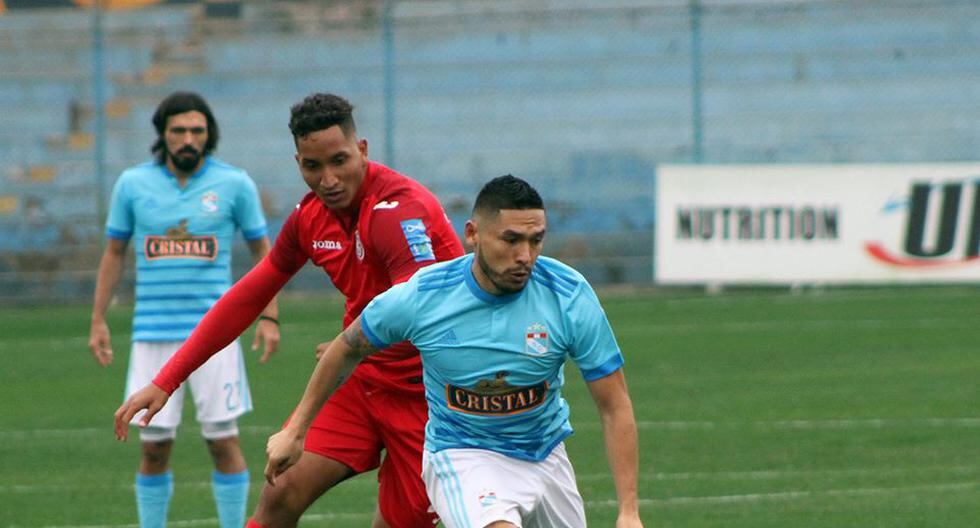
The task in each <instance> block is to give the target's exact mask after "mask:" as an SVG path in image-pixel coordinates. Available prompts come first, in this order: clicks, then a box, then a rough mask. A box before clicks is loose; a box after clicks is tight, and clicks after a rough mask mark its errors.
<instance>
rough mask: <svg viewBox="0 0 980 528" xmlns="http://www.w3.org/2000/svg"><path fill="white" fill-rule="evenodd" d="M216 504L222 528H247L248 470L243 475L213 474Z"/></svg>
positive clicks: (212, 482)
mask: <svg viewBox="0 0 980 528" xmlns="http://www.w3.org/2000/svg"><path fill="white" fill-rule="evenodd" d="M211 487H212V489H213V491H214V503H215V505H216V506H217V507H218V521H219V524H220V525H221V528H242V527H243V526H245V505H246V503H248V470H247V469H246V470H245V471H242V472H241V473H221V472H218V471H215V472H214V473H212V474H211Z"/></svg>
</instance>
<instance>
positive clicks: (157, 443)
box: [140, 428, 173, 474]
mask: <svg viewBox="0 0 980 528" xmlns="http://www.w3.org/2000/svg"><path fill="white" fill-rule="evenodd" d="M158 429H161V430H162V429H164V428H158ZM144 431H145V430H144ZM154 433H159V435H157V434H154ZM168 434H172V432H171V433H167V432H166V431H151V434H149V435H147V436H146V437H143V436H142V435H141V438H140V440H141V441H142V449H141V452H142V453H141V458H142V461H141V463H140V471H141V472H143V473H148V474H155V473H160V472H163V471H165V470H166V469H167V465H168V464H169V463H170V449H171V447H173V439H172V438H173V436H170V437H169V439H168V436H167V435H168ZM147 438H149V439H147Z"/></svg>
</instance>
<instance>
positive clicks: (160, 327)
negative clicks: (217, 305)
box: [133, 323, 197, 332]
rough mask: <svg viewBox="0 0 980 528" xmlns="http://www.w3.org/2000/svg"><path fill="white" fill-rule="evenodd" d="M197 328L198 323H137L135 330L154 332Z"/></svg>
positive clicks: (134, 326)
mask: <svg viewBox="0 0 980 528" xmlns="http://www.w3.org/2000/svg"><path fill="white" fill-rule="evenodd" d="M195 328H197V323H172V324H135V325H133V332H154V331H167V330H193V329H195Z"/></svg>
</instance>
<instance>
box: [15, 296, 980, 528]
mask: <svg viewBox="0 0 980 528" xmlns="http://www.w3.org/2000/svg"><path fill="white" fill-rule="evenodd" d="M977 293H978V292H977V290H976V289H975V288H969V287H946V288H906V289H899V288H895V289H888V288H878V289H858V290H854V289H841V290H827V291H823V292H810V293H804V294H802V295H800V294H791V293H788V292H786V291H784V290H766V291H738V292H727V293H724V294H722V295H714V296H708V295H704V294H702V293H699V292H679V291H671V292H662V291H661V292H647V293H640V294H633V295H618V296H617V295H604V296H603V302H604V305H605V308H606V311H607V314H608V316H609V319H610V321H611V322H612V325H613V328H614V330H615V331H616V334H617V337H618V339H619V342H620V346H621V347H622V349H623V352H624V355H625V356H626V361H627V366H626V369H627V370H626V374H627V379H628V383H629V386H630V391H631V394H632V397H633V401H634V405H635V408H636V415H637V420H638V421H639V425H640V435H641V436H640V438H641V446H640V449H641V459H642V463H641V468H640V472H641V474H640V495H641V501H642V506H641V507H642V512H643V518H644V520H645V522H646V525H647V526H661V527H665V526H678V527H722V526H724V527H753V528H759V527H769V526H771V527H785V526H794V527H811V526H812V527H835V528H843V527H855V528H858V527H860V528H867V527H873V526H882V527H886V526H887V527H904V526H909V527H912V526H915V527H921V526H936V527H940V526H941V527H944V528H945V527H972V526H975V525H976V519H978V518H980V462H978V460H980V412H978V410H977V403H978V402H980V389H978V386H980V384H978V381H977V380H980V355H978V353H977V352H978V347H977V345H976V335H977V331H976V322H975V320H976V318H977V315H978V314H980V295H977ZM340 310H341V307H340V301H339V299H337V298H331V297H323V298H309V299H288V300H285V301H284V302H283V303H282V309H281V319H282V321H283V326H282V331H283V338H284V342H283V348H282V350H281V351H280V352H279V354H277V356H276V357H274V358H273V360H272V361H271V362H270V363H268V364H266V365H258V364H257V361H256V359H257V355H256V354H254V353H250V354H248V356H249V357H248V363H249V365H248V366H249V377H250V381H251V384H252V392H253V399H254V402H255V407H256V409H255V411H254V412H252V413H251V414H249V415H247V416H246V417H245V418H243V419H242V421H241V426H242V443H243V447H244V449H245V453H246V457H247V459H248V461H249V464H250V469H251V471H252V484H253V485H252V492H251V500H250V503H249V511H251V510H252V508H253V507H254V504H255V501H256V498H257V495H258V491H259V489H260V487H261V484H262V482H261V472H262V468H263V466H264V445H265V439H266V438H267V436H268V435H269V434H271V433H272V432H274V430H275V429H276V427H277V426H278V425H279V424H280V423H281V422H282V419H283V418H284V417H285V416H286V415H287V413H288V412H289V410H290V409H291V408H292V406H293V405H294V404H295V403H296V402H297V401H298V399H299V396H300V394H301V393H302V390H303V388H304V387H305V384H306V380H307V378H308V376H309V374H310V372H311V371H312V368H313V365H314V359H313V349H314V346H315V344H316V343H318V342H319V341H322V340H326V339H329V338H331V337H333V336H334V335H335V334H336V333H337V331H338V330H339V318H340V314H341V312H340ZM88 315H89V314H88V307H85V306H48V307H33V308H4V309H3V310H2V311H0V350H2V351H3V361H4V366H3V368H2V369H0V526H38V527H39V526H48V527H53V526H61V527H64V526H95V525H98V526H106V527H110V526H133V525H135V523H136V522H137V521H136V513H135V502H134V499H133V493H132V483H133V478H134V473H135V468H136V463H137V458H138V449H139V446H138V442H136V441H133V440H130V442H128V443H125V444H120V443H117V442H115V441H114V439H113V436H112V429H111V420H112V412H113V411H114V410H115V408H116V407H117V406H118V404H119V403H120V399H121V396H122V390H123V383H124V378H125V370H126V358H127V355H128V349H129V342H128V340H129V334H128V332H129V317H130V307H126V306H121V307H116V308H113V309H112V310H111V313H110V318H111V328H112V329H113V331H114V334H113V343H114V349H115V353H116V361H115V363H114V364H113V365H112V366H111V367H109V368H106V369H103V368H101V367H99V366H98V365H97V364H96V363H95V362H94V361H93V360H92V358H91V356H90V354H89V353H88V351H87V346H86V342H87V332H88V319H89V317H88ZM250 339H251V332H249V333H248V334H247V335H246V337H245V338H244V339H243V345H244V346H245V348H246V350H247V349H248V345H249V344H250V343H251V341H250ZM566 375H567V386H566V392H565V394H566V398H567V399H568V400H569V403H570V405H571V406H572V424H573V426H574V427H575V428H576V434H575V435H574V436H573V437H572V438H570V439H569V440H568V441H567V445H568V451H569V455H570V457H571V459H572V462H573V464H574V465H575V468H576V471H577V475H578V479H579V487H580V489H581V491H582V494H583V496H584V498H585V500H586V505H587V506H586V509H587V514H588V518H589V522H590V525H592V526H612V525H613V523H614V521H615V515H616V506H615V491H614V489H613V486H612V480H611V478H610V476H609V474H608V470H607V466H606V461H605V456H604V454H603V451H602V449H603V448H602V435H601V429H600V427H599V425H598V421H597V417H596V412H595V409H594V406H593V404H592V403H591V399H590V398H589V396H588V391H587V390H586V388H585V386H584V384H583V383H582V381H581V378H580V377H579V375H578V371H577V369H576V368H574V367H573V366H571V365H570V366H569V367H568V368H567V370H566ZM184 416H185V424H184V427H182V429H181V432H180V435H179V437H178V441H177V444H176V446H175V449H174V453H173V458H172V463H173V468H174V474H175V481H176V485H175V488H176V491H175V495H174V499H173V503H172V505H171V512H170V520H171V522H172V524H175V525H182V526H217V521H216V515H215V513H214V505H213V501H212V499H211V492H210V485H209V481H210V473H211V466H210V463H209V460H208V457H207V455H206V452H205V449H204V446H203V442H202V441H201V439H200V437H199V435H198V433H197V427H196V424H194V422H193V419H192V416H193V411H192V409H191V408H190V407H187V408H186V409H185V414H184ZM375 490H376V482H375V476H374V474H367V475H362V476H360V477H357V478H355V479H352V480H351V481H348V482H346V483H344V484H342V485H341V486H339V487H337V488H336V489H335V490H332V491H331V492H330V493H328V494H327V495H326V496H325V497H323V498H322V499H321V500H320V501H319V502H318V503H317V504H315V505H314V506H313V507H312V508H311V509H310V511H309V512H308V514H307V515H306V516H305V517H304V520H303V521H302V522H301V524H302V525H306V526H320V525H326V524H329V525H330V526H338V527H345V526H351V527H353V526H367V525H368V524H369V520H370V517H371V513H372V511H373V508H374V500H375V496H376V491H375Z"/></svg>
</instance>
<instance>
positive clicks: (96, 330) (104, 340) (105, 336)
mask: <svg viewBox="0 0 980 528" xmlns="http://www.w3.org/2000/svg"><path fill="white" fill-rule="evenodd" d="M88 348H89V350H91V351H92V355H93V356H95V360H96V361H98V362H99V364H100V365H102V366H103V367H106V366H109V364H110V363H112V340H111V339H110V337H109V325H107V324H106V323H105V321H101V322H98V323H92V329H91V330H89V334H88Z"/></svg>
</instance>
